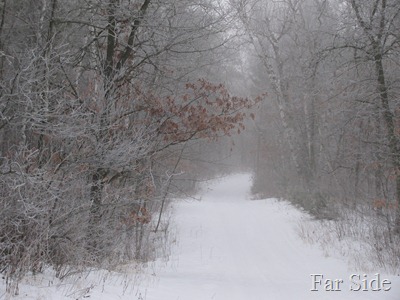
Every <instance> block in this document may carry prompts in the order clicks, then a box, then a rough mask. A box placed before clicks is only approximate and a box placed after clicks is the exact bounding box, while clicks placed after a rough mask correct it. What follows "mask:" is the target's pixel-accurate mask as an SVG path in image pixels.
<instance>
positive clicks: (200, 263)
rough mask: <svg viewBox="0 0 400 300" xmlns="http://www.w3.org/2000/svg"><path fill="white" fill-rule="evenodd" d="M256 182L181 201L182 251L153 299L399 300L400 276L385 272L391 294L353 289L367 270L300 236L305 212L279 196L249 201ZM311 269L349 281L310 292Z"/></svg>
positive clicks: (240, 180) (222, 184) (230, 184)
mask: <svg viewBox="0 0 400 300" xmlns="http://www.w3.org/2000/svg"><path fill="white" fill-rule="evenodd" d="M250 185H251V178H250V176H249V175H243V174H239V175H234V176H230V177H227V178H225V179H223V180H220V181H217V182H214V183H213V184H212V185H211V186H209V187H208V190H207V191H206V192H205V193H204V195H203V196H202V200H201V201H198V202H196V201H186V202H179V203H176V204H175V209H176V222H177V226H178V228H179V234H178V236H179V246H178V249H179V253H178V255H177V256H176V257H175V260H172V262H171V264H170V266H169V267H167V268H165V269H163V270H161V271H159V272H157V276H158V278H159V282H158V284H156V285H155V286H153V287H150V288H149V289H148V290H147V299H148V300H159V299H163V300H177V299H180V300H186V299H187V300H197V299H198V300H206V299H215V300H265V299H271V300H293V299H364V300H368V299H379V300H389V299H393V300H399V299H400V278H399V277H395V276H386V275H385V274H381V279H388V280H390V281H391V285H390V286H391V290H390V291H387V292H385V291H368V292H367V291H352V292H351V291H350V290H349V289H350V284H351V282H350V280H349V276H350V275H352V274H360V275H361V276H362V277H361V279H364V277H363V274H364V273H362V272H359V271H358V272H357V271H354V270H350V269H349V268H348V267H347V264H346V262H345V260H344V259H341V258H332V257H324V255H323V252H322V251H320V250H319V249H318V248H316V247H315V246H309V245H306V244H305V243H304V242H303V241H302V240H301V239H300V238H299V236H298V235H297V233H296V227H297V226H298V222H299V221H300V220H301V218H302V217H304V214H303V213H301V212H300V211H298V210H297V209H295V208H293V207H292V206H291V205H289V204H288V203H286V202H281V201H277V200H276V199H265V200H250V196H249V189H250ZM360 255H362V253H360ZM375 273H379V270H376V272H372V274H367V277H368V278H370V279H373V278H374V274H375ZM311 274H323V275H324V279H328V278H329V279H343V283H342V284H340V285H339V287H340V289H341V291H330V292H328V291H324V285H322V286H318V289H319V291H314V292H312V291H310V290H311V289H312V278H311ZM353 285H354V284H353ZM388 286H389V285H387V287H388ZM354 287H356V286H354Z"/></svg>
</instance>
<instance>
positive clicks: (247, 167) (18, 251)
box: [0, 0, 400, 281]
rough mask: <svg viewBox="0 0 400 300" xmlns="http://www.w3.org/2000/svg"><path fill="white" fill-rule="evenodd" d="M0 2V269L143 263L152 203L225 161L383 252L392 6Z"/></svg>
mask: <svg viewBox="0 0 400 300" xmlns="http://www.w3.org/2000/svg"><path fill="white" fill-rule="evenodd" d="M0 2H1V3H0V139H1V144H0V273H2V274H4V276H5V277H6V278H7V279H9V280H10V281H12V280H18V279H20V278H22V277H23V276H24V274H26V273H27V272H34V273H35V272H41V271H42V270H43V269H44V268H46V267H52V268H54V269H55V270H56V272H57V276H59V277H62V276H65V275H66V274H68V273H69V272H71V270H76V269H79V268H81V267H82V266H96V267H103V268H107V267H108V266H110V265H116V264H119V263H123V262H125V261H130V260H137V261H146V260H149V259H152V258H154V257H156V256H157V255H158V254H157V248H158V245H159V243H163V241H162V240H163V238H164V236H165V232H167V231H168V219H167V218H164V212H165V211H166V209H167V206H168V203H169V200H170V199H171V198H172V197H178V196H180V195H182V194H187V193H191V192H192V191H193V190H194V189H195V187H196V182H197V181H198V180H201V179H204V178H207V177H210V176H214V175H216V174H218V173H223V172H228V171H229V170H230V171H232V170H235V171H238V170H241V171H247V172H249V171H250V172H252V174H253V193H254V195H255V196H254V197H281V198H285V199H289V200H290V201H292V202H293V203H295V204H297V205H299V206H300V207H302V208H303V209H305V210H307V211H308V212H309V213H310V214H312V215H313V216H315V217H316V218H319V219H325V220H327V219H328V220H337V221H342V224H347V225H346V226H347V227H346V226H345V225H343V226H342V227H341V230H342V231H341V234H345V233H348V232H351V234H352V237H353V238H358V237H360V236H362V235H366V234H368V235H371V236H370V237H371V238H373V239H371V241H372V242H371V243H372V245H373V247H375V248H374V250H375V251H376V253H380V255H381V256H380V257H386V255H387V256H388V257H391V258H392V259H393V260H392V261H391V263H395V264H400V260H399V258H400V247H399V245H400V209H399V204H400V119H399V118H400V100H399V99H400V98H399V96H400V2H399V1H397V0H283V1H274V0H268V1H266V0H229V1H228V0H227V1H222V2H220V1H212V0H83V1H82V0H80V1H77V0H69V1H60V0H1V1H0ZM350 212H351V218H350V217H349V215H350ZM360 219H361V220H367V221H368V224H370V225H371V226H370V227H371V228H370V231H369V232H368V233H366V232H365V231H363V230H362V229H361V228H359V227H357V229H356V230H350V229H349V228H350V227H352V226H353V225H354V224H359V223H360V222H359V220H360ZM346 222H347V223H346ZM353 222H354V223H353ZM353 229H354V228H353ZM357 230H358V231H357ZM385 251H386V252H385ZM383 253H386V254H383ZM384 260H385V259H384V258H382V263H384Z"/></svg>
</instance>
